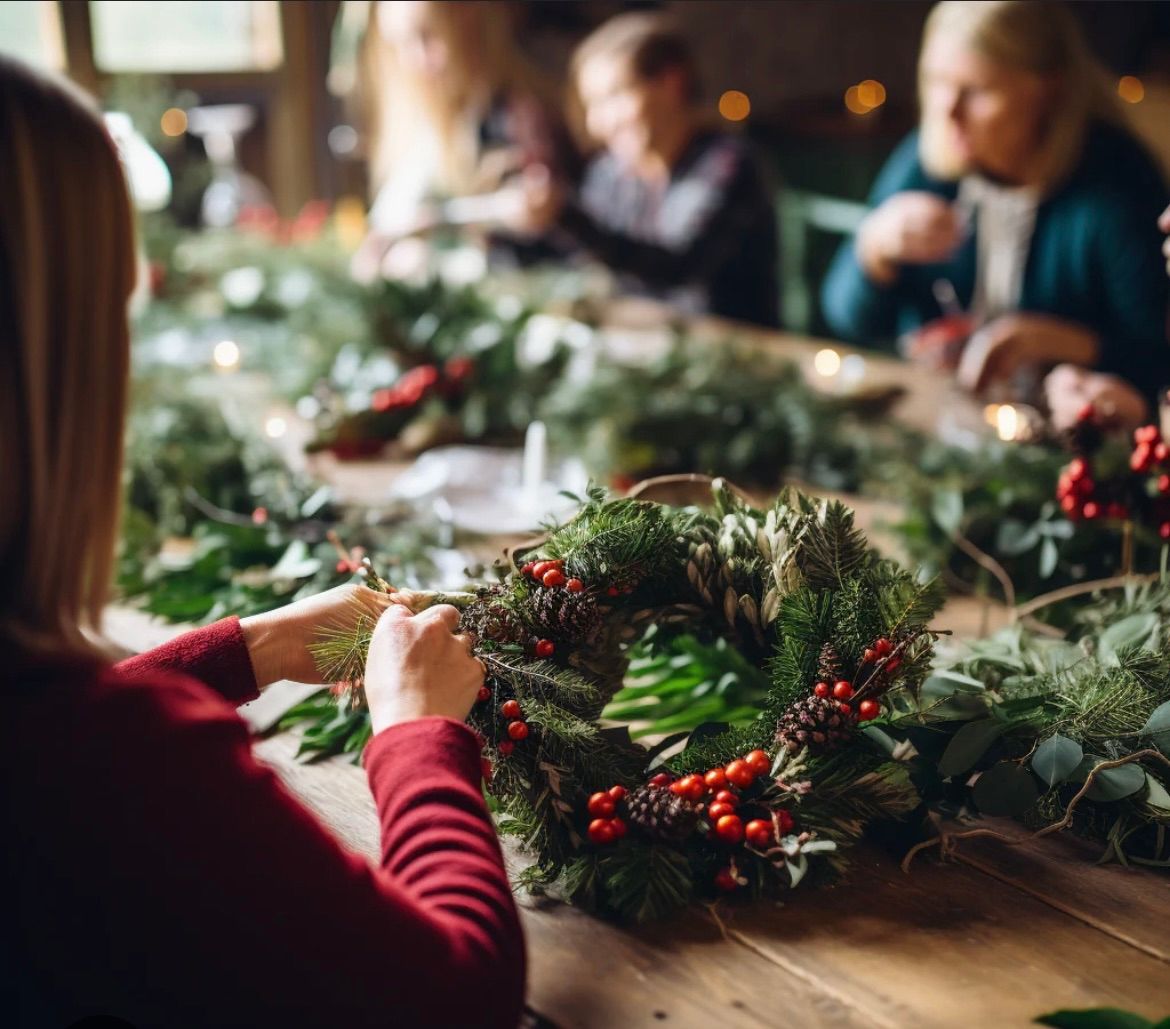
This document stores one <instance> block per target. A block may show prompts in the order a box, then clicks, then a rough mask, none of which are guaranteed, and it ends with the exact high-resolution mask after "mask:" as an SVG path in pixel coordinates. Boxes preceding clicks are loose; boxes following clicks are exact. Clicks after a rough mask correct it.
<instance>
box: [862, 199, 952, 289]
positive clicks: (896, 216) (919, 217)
mask: <svg viewBox="0 0 1170 1029" xmlns="http://www.w3.org/2000/svg"><path fill="white" fill-rule="evenodd" d="M962 239H963V220H962V218H961V217H960V216H959V214H958V212H957V211H956V210H955V208H954V206H953V205H952V204H949V203H947V201H945V200H943V199H942V197H939V196H936V195H935V194H934V193H927V192H924V191H919V190H907V191H905V192H903V193H895V194H894V195H893V196H892V197H890V198H889V199H888V200H886V201H885V202H884V203H882V204H880V205H879V206H878V207H877V208H875V209H874V210H873V211H871V212H870V213H869V214H868V215H867V216H866V218H865V220H864V221H863V222H862V223H861V226H860V228H859V229H858V230H857V256H858V259H859V260H860V261H861V266H862V268H863V269H864V270H865V273H866V275H868V276H869V277H870V278H871V279H872V280H873V281H874V282H877V283H879V284H881V285H888V284H889V283H891V282H893V281H894V279H896V278H897V276H898V269H899V267H900V266H901V265H903V264H933V263H934V262H936V261H945V260H946V259H947V258H948V257H950V255H951V254H952V253H953V252H954V250H955V248H956V247H957V246H958V245H959V243H961V242H962Z"/></svg>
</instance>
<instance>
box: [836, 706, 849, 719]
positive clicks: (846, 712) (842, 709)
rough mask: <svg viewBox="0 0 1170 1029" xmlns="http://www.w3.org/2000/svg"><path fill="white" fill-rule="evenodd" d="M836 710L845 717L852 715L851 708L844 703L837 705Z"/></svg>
mask: <svg viewBox="0 0 1170 1029" xmlns="http://www.w3.org/2000/svg"><path fill="white" fill-rule="evenodd" d="M837 710H838V711H840V712H841V714H843V715H845V716H846V717H848V716H849V715H851V714H853V708H852V707H851V706H850V705H848V704H845V703H841V704H838V705H837Z"/></svg>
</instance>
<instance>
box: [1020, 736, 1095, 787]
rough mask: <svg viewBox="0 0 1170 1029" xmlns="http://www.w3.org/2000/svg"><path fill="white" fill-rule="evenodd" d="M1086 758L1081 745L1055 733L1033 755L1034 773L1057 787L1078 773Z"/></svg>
mask: <svg viewBox="0 0 1170 1029" xmlns="http://www.w3.org/2000/svg"><path fill="white" fill-rule="evenodd" d="M1084 756H1085V752H1084V751H1083V750H1081V745H1080V744H1079V743H1077V742H1076V741H1075V740H1070V739H1069V738H1068V737H1067V736H1061V735H1060V733H1055V734H1054V735H1052V736H1049V737H1048V739H1046V740H1045V741H1044V742H1043V743H1041V744H1040V746H1038V747H1037V748H1036V753H1035V754H1033V755H1032V771H1033V772H1035V773H1036V774H1037V775H1038V776H1040V778H1041V779H1043V780H1044V781H1045V782H1046V783H1048V785H1049V786H1055V785H1056V784H1057V783H1058V782H1063V781H1064V780H1065V779H1067V778H1068V777H1069V776H1070V775H1071V774H1072V773H1073V772H1075V771H1076V769H1077V766H1078V765H1079V764H1080V763H1081V760H1082V759H1083V758H1084Z"/></svg>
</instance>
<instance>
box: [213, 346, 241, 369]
mask: <svg viewBox="0 0 1170 1029" xmlns="http://www.w3.org/2000/svg"><path fill="white" fill-rule="evenodd" d="M211 359H212V360H213V361H214V362H215V366H216V367H217V368H223V369H225V370H227V369H230V368H235V367H236V366H237V365H239V363H240V348H239V346H237V345H236V344H235V343H233V342H232V341H231V340H230V339H225V340H221V341H220V342H219V343H216V344H215V349H214V350H213V351H212V352H211Z"/></svg>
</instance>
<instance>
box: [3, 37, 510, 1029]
mask: <svg viewBox="0 0 1170 1029" xmlns="http://www.w3.org/2000/svg"><path fill="white" fill-rule="evenodd" d="M0 140H3V147H4V158H3V160H0V482H2V483H3V488H2V489H0V570H2V572H3V587H4V588H3V591H2V592H0V644H2V645H3V650H4V676H3V680H2V683H0V691H2V692H0V696H2V698H3V703H4V711H5V725H6V730H7V731H6V733H5V743H4V747H3V748H2V750H0V763H2V766H3V775H2V777H0V795H2V797H3V823H2V826H0V834H2V835H3V837H4V840H5V857H4V875H3V886H2V887H0V890H2V892H3V898H2V899H3V909H4V912H5V917H4V919H3V922H2V924H0V951H2V953H3V957H4V972H5V974H4V976H3V983H4V985H3V987H2V988H0V1010H3V1011H4V1013H5V1015H6V1016H7V1020H6V1022H5V1024H10V1025H12V1024H14V1025H17V1026H46V1027H49V1026H51V1027H60V1026H64V1025H71V1024H74V1023H75V1022H77V1020H78V1019H84V1018H87V1017H88V1016H94V1015H97V1016H107V1017H115V1018H118V1019H122V1020H124V1022H125V1023H128V1024H131V1025H135V1026H141V1027H146V1026H168V1027H171V1026H188V1025H190V1026H207V1025H217V1026H218V1025H222V1026H229V1025H240V1026H267V1025H282V1026H287V1025H297V1026H309V1025H314V1026H338V1025H344V1026H359V1025H360V1026H373V1025H422V1024H427V1025H471V1024H475V1025H491V1026H508V1025H514V1024H515V1023H516V1021H517V1019H518V1017H519V1013H520V1008H521V1000H522V993H523V987H524V950H523V940H522V936H521V931H520V926H519V921H518V919H517V914H516V909H515V906H514V904H513V902H512V895H511V889H510V887H509V883H508V879H507V876H506V875H505V872H504V867H503V861H502V856H501V853H500V849H499V845H498V843H497V840H496V838H495V834H494V831H493V828H492V823H491V819H490V817H489V816H488V813H487V811H486V809H485V807H484V803H483V797H482V793H481V791H480V753H479V750H480V748H479V743H478V741H477V740H476V738H475V736H474V734H473V733H472V732H471V731H470V729H468V727H467V726H466V725H465V724H464V723H463V719H464V718H465V717H466V715H467V713H468V712H469V711H470V709H471V705H472V703H473V702H474V700H475V697H476V693H477V691H478V689H479V688H480V686H481V684H482V682H483V673H482V667H481V666H480V665H479V664H478V663H477V662H476V661H475V660H474V659H473V658H472V657H471V655H470V652H469V647H468V641H467V640H466V639H465V638H464V637H461V636H456V635H454V633H453V631H452V630H453V628H454V627H455V625H456V622H457V619H458V614H457V612H456V611H455V609H454V608H451V607H449V606H440V607H436V608H433V609H431V610H430V611H428V612H425V613H423V614H420V615H416V616H412V615H410V614H409V613H407V611H406V609H405V608H404V607H402V606H400V605H395V604H391V605H389V606H387V604H386V598H384V597H381V598H380V597H379V596H378V595H376V594H373V593H372V592H370V591H368V590H365V589H363V588H359V587H343V588H341V589H339V590H334V591H331V592H329V593H326V594H322V595H321V596H319V597H316V598H312V599H310V600H307V601H301V602H299V603H297V604H293V605H291V606H290V607H288V608H285V609H283V610H280V611H276V612H272V613H270V614H265V615H257V616H254V617H251V618H245V619H242V620H240V619H236V618H229V619H225V620H223V621H221V622H217V623H216V624H214V625H212V626H209V627H207V628H206V629H201V630H197V631H194V632H191V633H187V634H186V635H184V636H181V637H179V638H178V639H177V640H175V641H174V642H173V643H171V644H169V645H167V646H164V647H162V648H160V649H158V650H155V651H151V652H149V653H147V654H144V655H141V656H140V657H138V658H134V659H132V660H130V661H126V662H122V663H121V664H117V665H114V664H111V663H110V661H109V660H108V658H107V657H106V656H105V649H104V648H103V646H102V642H101V636H100V627H101V616H102V609H103V607H104V605H105V602H106V597H107V594H108V589H109V583H110V570H111V563H112V559H113V553H114V545H115V539H116V536H117V524H118V506H119V494H120V490H121V486H120V472H121V452H122V443H121V440H122V433H123V419H124V415H125V403H126V383H127V372H128V366H129V337H128V328H127V317H126V305H127V301H128V299H129V297H130V293H131V291H132V289H133V286H134V276H135V260H134V234H133V225H132V221H131V211H130V203H129V200H128V198H127V192H126V187H125V184H124V181H123V177H122V172H121V169H120V166H119V160H118V155H117V151H116V148H115V145H114V143H113V141H112V140H111V139H110V137H109V136H108V135H107V133H106V130H105V127H104V126H103V124H102V122H101V120H100V118H99V117H98V116H97V115H96V113H95V112H94V111H93V109H92V107H91V106H90V104H89V102H88V100H87V99H86V98H84V97H83V96H82V95H81V94H80V93H79V92H78V91H76V90H75V89H73V88H72V87H70V86H69V85H68V84H67V83H65V82H63V81H57V80H55V79H49V78H47V77H44V76H41V75H39V74H36V73H34V72H32V71H31V70H29V69H27V68H25V67H23V66H21V65H19V64H17V63H15V62H12V61H9V60H6V59H3V58H0ZM361 611H365V612H368V613H370V614H371V615H380V618H379V620H378V623H377V627H376V629H375V633H374V640H373V643H372V646H371V649H370V657H369V661H368V664H367V667H366V676H365V686H366V695H367V697H368V699H369V704H370V714H371V719H372V723H373V727H374V730H375V735H374V737H373V739H372V740H371V742H370V744H369V747H368V748H367V750H366V752H365V755H364V763H365V767H366V771H367V773H368V776H369V780H370V785H371V789H372V792H373V795H374V800H375V803H376V806H377V810H378V815H379V819H380V823H381V830H382V858H381V861H380V862H379V863H378V864H377V865H376V866H371V865H369V864H368V863H367V862H366V861H365V860H363V859H361V858H359V857H358V856H356V855H354V854H351V853H348V852H346V851H345V850H343V849H342V848H341V847H340V846H339V845H338V844H337V842H336V841H335V840H334V839H333V838H332V837H331V836H330V835H329V833H328V832H327V831H326V830H325V828H324V827H323V826H322V825H321V824H320V823H319V822H318V821H317V820H316V819H315V818H314V816H313V815H312V814H311V813H310V812H309V811H308V810H306V809H305V808H304V807H302V806H301V805H300V804H299V803H298V802H297V801H296V800H295V799H294V798H293V797H292V796H291V795H290V794H289V793H287V792H286V791H285V790H284V789H283V788H282V786H281V785H280V783H279V782H278V781H277V779H276V777H275V776H274V775H273V773H272V772H271V771H270V770H269V769H267V768H265V767H263V766H261V765H260V764H258V763H257V761H256V760H255V759H254V758H253V756H252V753H251V749H250V742H249V738H248V732H247V729H246V727H245V724H244V722H243V721H242V720H241V719H240V718H239V717H238V716H237V715H236V713H235V710H234V708H235V706H236V705H239V704H241V703H244V702H245V701H247V700H250V699H252V698H253V697H255V696H256V694H257V692H258V691H260V690H262V689H265V688H266V687H268V686H269V685H270V684H272V683H275V682H278V681H280V680H283V679H294V680H298V681H308V682H313V681H316V672H315V669H314V667H313V661H312V658H311V656H310V655H309V652H308V650H307V645H308V643H309V642H311V640H312V639H313V636H314V632H315V631H316V630H317V628H318V627H319V626H321V625H322V624H326V623H329V622H340V623H344V622H345V621H346V620H347V619H348V620H352V619H353V618H354V617H355V615H356V614H357V613H358V612H361ZM453 982H455V983H458V984H459V989H451V984H452V983H453Z"/></svg>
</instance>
